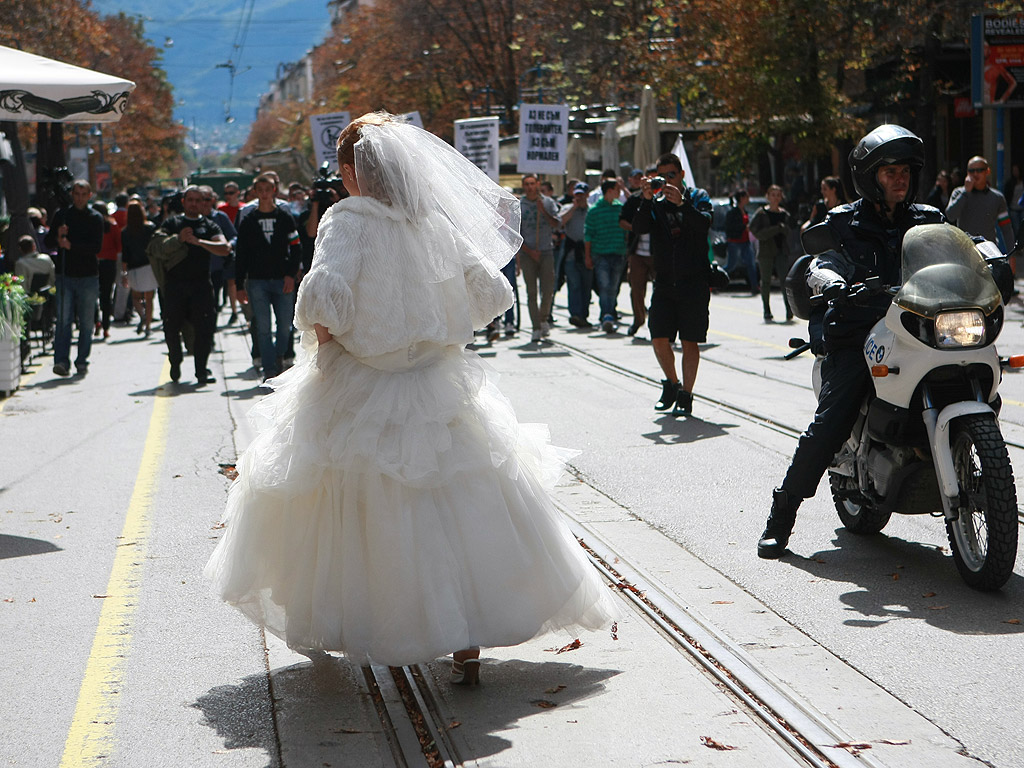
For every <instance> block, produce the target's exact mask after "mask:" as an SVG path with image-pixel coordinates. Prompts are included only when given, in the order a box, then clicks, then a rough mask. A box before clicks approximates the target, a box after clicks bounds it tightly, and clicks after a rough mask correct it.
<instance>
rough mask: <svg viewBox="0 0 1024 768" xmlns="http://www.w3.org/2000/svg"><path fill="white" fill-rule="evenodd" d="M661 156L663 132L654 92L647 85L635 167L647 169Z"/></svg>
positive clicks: (637, 138)
mask: <svg viewBox="0 0 1024 768" xmlns="http://www.w3.org/2000/svg"><path fill="white" fill-rule="evenodd" d="M660 154H661V131H660V128H659V127H658V112H657V110H655V108H654V91H652V90H651V86H649V85H645V86H644V91H643V95H642V96H641V97H640V120H639V123H638V125H637V129H636V142H635V143H634V144H633V167H634V168H646V167H647V166H648V165H651V164H652V163H654V161H655V160H657V159H658V156H659V155H660Z"/></svg>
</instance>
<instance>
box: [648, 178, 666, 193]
mask: <svg viewBox="0 0 1024 768" xmlns="http://www.w3.org/2000/svg"><path fill="white" fill-rule="evenodd" d="M650 184H651V192H653V193H654V194H658V193H659V192H661V190H663V189H664V188H665V177H664V176H654V177H653V178H651V181H650Z"/></svg>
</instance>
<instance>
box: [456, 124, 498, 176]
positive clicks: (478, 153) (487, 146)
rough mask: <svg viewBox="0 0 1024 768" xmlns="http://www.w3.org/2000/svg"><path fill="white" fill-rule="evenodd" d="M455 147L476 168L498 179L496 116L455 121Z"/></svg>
mask: <svg viewBox="0 0 1024 768" xmlns="http://www.w3.org/2000/svg"><path fill="white" fill-rule="evenodd" d="M455 148H456V149H457V150H459V152H461V153H462V154H463V155H465V156H466V158H467V159H468V160H469V161H470V162H471V163H473V165H475V166H476V167H477V168H479V169H480V170H481V171H483V172H484V173H486V174H487V175H488V176H490V177H491V178H492V179H493V180H494V181H497V180H498V118H497V117H474V118H469V119H466V120H456V121H455Z"/></svg>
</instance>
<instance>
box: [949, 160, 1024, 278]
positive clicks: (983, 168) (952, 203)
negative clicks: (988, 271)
mask: <svg viewBox="0 0 1024 768" xmlns="http://www.w3.org/2000/svg"><path fill="white" fill-rule="evenodd" d="M991 173H992V170H991V169H990V168H989V167H988V161H987V160H986V159H985V158H984V157H981V156H979V155H975V156H974V157H972V158H971V159H970V160H969V161H968V162H967V178H966V179H964V185H963V186H962V187H957V188H956V189H954V190H953V194H952V195H950V197H949V205H947V206H946V218H947V219H948V220H949V221H951V222H952V223H954V224H956V225H957V226H958V227H960V229H962V230H963V231H964V232H966V233H967V234H969V235H978V236H979V237H984V238H985V239H986V240H990V241H991V242H993V243H997V244H998V243H999V237H998V235H997V234H996V230H997V229H999V230H1000V231H1001V232H1002V235H1003V251H1004V252H1006V251H1009V250H1010V249H1011V248H1013V246H1014V238H1013V227H1012V226H1011V224H1010V211H1009V209H1008V208H1007V206H1006V198H1005V197H1003V193H1002V192H1000V191H999V190H997V189H993V188H992V187H991V186H989V183H988V178H989V175H990V174H991ZM1010 266H1011V267H1012V268H1013V271H1014V274H1016V272H1017V269H1016V265H1015V264H1010Z"/></svg>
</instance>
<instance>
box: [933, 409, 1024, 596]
mask: <svg viewBox="0 0 1024 768" xmlns="http://www.w3.org/2000/svg"><path fill="white" fill-rule="evenodd" d="M950 427H951V435H950V444H951V447H952V452H953V467H954V468H955V469H956V477H957V482H958V483H959V485H960V502H959V504H960V508H959V511H960V514H959V516H958V517H957V518H956V519H955V520H947V521H946V534H947V535H948V537H949V545H950V548H951V549H952V550H953V561H954V562H955V563H956V567H957V570H958V571H959V572H960V576H961V577H962V578H963V580H964V581H966V582H967V584H968V585H969V586H971V587H973V588H974V589H978V590H981V591H985V592H990V591H993V590H996V589H999V588H1000V587H1002V586H1003V584H1005V583H1006V581H1007V579H1009V578H1010V574H1012V573H1013V565H1014V562H1015V561H1016V560H1017V491H1016V489H1015V488H1014V483H1013V468H1012V467H1011V466H1010V457H1009V456H1008V455H1007V453H1006V443H1005V442H1004V441H1003V435H1002V433H1001V432H1000V431H999V425H998V424H997V423H996V420H995V417H994V416H992V415H990V414H987V413H973V414H969V415H967V416H961V417H960V418H958V419H954V420H953V422H952V424H951V425H950Z"/></svg>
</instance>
